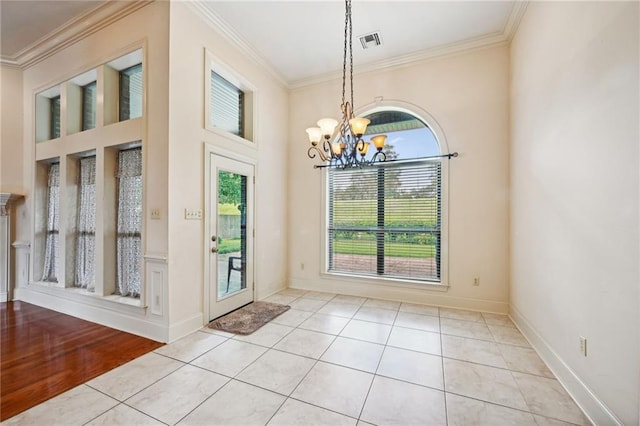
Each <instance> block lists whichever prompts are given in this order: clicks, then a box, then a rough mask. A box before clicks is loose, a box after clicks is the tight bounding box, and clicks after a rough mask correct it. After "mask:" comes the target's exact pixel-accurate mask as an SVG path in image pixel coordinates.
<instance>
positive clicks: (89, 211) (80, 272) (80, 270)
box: [75, 157, 96, 291]
mask: <svg viewBox="0 0 640 426" xmlns="http://www.w3.org/2000/svg"><path fill="white" fill-rule="evenodd" d="M95 250H96V157H87V158H82V159H81V160H80V182H79V185H78V233H77V238H76V265H75V266H76V267H75V286H76V287H82V288H86V289H87V290H90V291H93V290H94V289H95V264H96V263H95Z"/></svg>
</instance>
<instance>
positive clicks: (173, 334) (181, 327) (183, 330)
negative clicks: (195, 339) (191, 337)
mask: <svg viewBox="0 0 640 426" xmlns="http://www.w3.org/2000/svg"><path fill="white" fill-rule="evenodd" d="M203 325H204V316H203V315H202V312H199V313H197V314H195V315H193V316H191V317H190V318H187V319H185V320H182V321H178V322H177V323H175V324H171V325H170V326H169V336H168V339H167V343H171V342H174V341H176V340H178V339H179V338H181V337H184V336H186V335H187V334H191V333H193V332H194V331H198V330H200V329H201V328H202V326H203Z"/></svg>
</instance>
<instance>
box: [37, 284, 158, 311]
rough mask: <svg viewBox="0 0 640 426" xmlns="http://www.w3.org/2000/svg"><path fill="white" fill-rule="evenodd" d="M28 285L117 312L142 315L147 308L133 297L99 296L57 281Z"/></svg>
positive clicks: (57, 295)
mask: <svg viewBox="0 0 640 426" xmlns="http://www.w3.org/2000/svg"><path fill="white" fill-rule="evenodd" d="M29 287H31V290H34V291H37V292H39V293H44V294H48V295H51V296H55V297H62V298H65V299H68V300H72V301H74V302H77V303H84V304H87V305H91V306H98V307H102V308H106V309H110V310H113V311H118V312H125V313H130V314H136V315H144V314H145V312H146V310H147V307H146V306H145V305H143V304H142V300H140V299H136V298H133V297H123V296H118V295H116V294H112V295H108V296H100V295H98V294H96V293H93V292H90V291H88V290H86V289H83V288H77V287H66V288H65V287H62V285H61V284H59V283H54V282H45V281H36V282H32V283H31V285H30V286H29Z"/></svg>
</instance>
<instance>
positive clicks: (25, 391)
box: [0, 302, 162, 420]
mask: <svg viewBox="0 0 640 426" xmlns="http://www.w3.org/2000/svg"><path fill="white" fill-rule="evenodd" d="M0 333H1V338H0V400H1V403H0V420H6V419H8V418H9V417H12V416H14V415H16V414H18V413H21V412H22V411H25V410H27V409H28V408H31V407H33V406H35V405H37V404H39V403H41V402H44V401H46V400H47V399H49V398H52V397H54V396H56V395H58V394H60V393H62V392H64V391H66V390H69V389H71V388H73V387H75V386H77V385H79V384H81V383H84V382H86V381H87V380H89V379H92V378H94V377H97V376H99V375H100V374H102V373H104V372H106V371H109V370H111V369H113V368H115V367H117V366H119V365H122V364H124V363H126V362H128V361H131V360H132V359H134V358H137V357H139V356H141V355H143V354H145V353H147V352H150V351H152V350H154V349H156V348H158V347H160V346H162V343H158V342H154V341H153V340H149V339H145V338H143V337H139V336H135V335H133V334H129V333H124V332H122V331H118V330H114V329H111V328H108V327H104V326H101V325H97V324H94V323H91V322H88V321H83V320H81V319H78V318H74V317H71V316H69V315H64V314H61V313H58V312H55V311H50V310H48V309H44V308H41V307H38V306H35V305H31V304H28V303H24V302H7V303H0Z"/></svg>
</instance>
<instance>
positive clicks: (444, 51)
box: [289, 33, 508, 90]
mask: <svg viewBox="0 0 640 426" xmlns="http://www.w3.org/2000/svg"><path fill="white" fill-rule="evenodd" d="M507 43H508V40H507V38H506V37H505V35H504V34H503V33H494V34H489V35H483V36H479V37H473V38H469V39H466V40H461V41H458V42H455V43H450V44H446V45H443V46H438V47H434V48H431V49H427V50H422V51H420V52H414V53H410V54H407V55H402V56H396V57H395V58H390V59H387V60H383V61H377V62H373V63H370V64H363V65H358V67H357V71H356V72H354V75H359V74H365V73H370V72H377V71H390V70H394V69H398V68H403V67H407V66H409V65H412V64H415V63H417V62H422V61H427V60H430V59H436V58H443V57H446V56H451V55H456V54H460V53H465V52H471V51H474V50H481V49H486V48H490V47H496V46H501V45H506V44H507ZM341 76H342V73H341V72H339V71H334V72H330V73H326V74H322V75H317V76H313V77H310V78H305V79H300V80H295V81H293V82H291V83H290V84H289V88H290V89H291V90H295V89H300V88H303V87H306V86H311V85H314V84H319V83H325V82H327V81H331V80H336V79H339V78H341Z"/></svg>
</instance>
